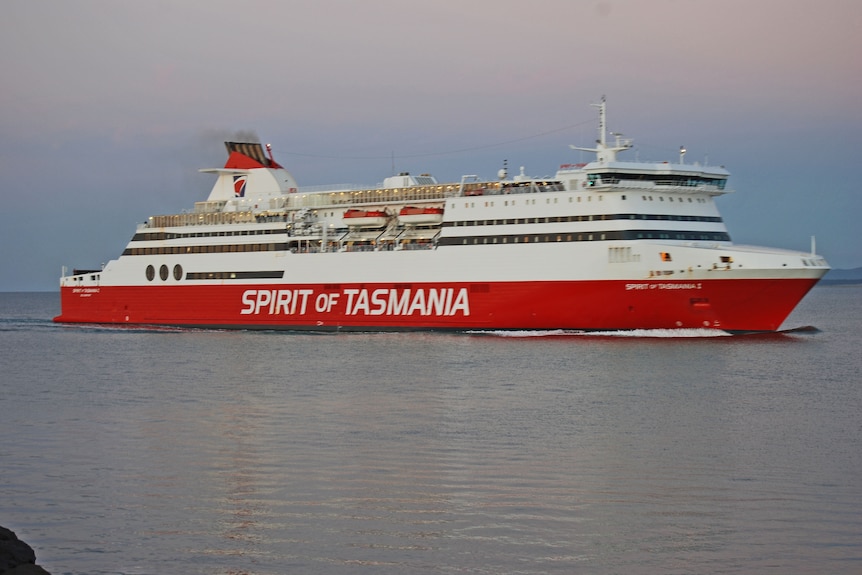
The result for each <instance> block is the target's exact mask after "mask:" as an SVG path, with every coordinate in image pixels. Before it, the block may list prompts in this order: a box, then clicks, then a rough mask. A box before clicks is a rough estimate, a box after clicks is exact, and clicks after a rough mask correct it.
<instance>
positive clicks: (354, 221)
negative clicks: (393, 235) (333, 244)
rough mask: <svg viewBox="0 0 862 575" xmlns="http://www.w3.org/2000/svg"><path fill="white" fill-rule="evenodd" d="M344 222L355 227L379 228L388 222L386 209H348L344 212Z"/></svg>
mask: <svg viewBox="0 0 862 575" xmlns="http://www.w3.org/2000/svg"><path fill="white" fill-rule="evenodd" d="M342 217H343V218H344V223H345V224H347V225H348V226H351V227H357V228H379V227H382V226H385V225H386V224H387V223H388V222H389V214H388V213H387V212H386V210H358V209H349V210H347V211H346V212H344V216H342Z"/></svg>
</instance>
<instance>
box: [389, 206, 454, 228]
mask: <svg viewBox="0 0 862 575" xmlns="http://www.w3.org/2000/svg"><path fill="white" fill-rule="evenodd" d="M398 221H400V222H401V223H403V224H410V225H417V224H419V225H421V224H439V223H440V222H441V221H443V208H441V207H437V206H431V207H416V206H404V207H403V208H401V211H400V212H398Z"/></svg>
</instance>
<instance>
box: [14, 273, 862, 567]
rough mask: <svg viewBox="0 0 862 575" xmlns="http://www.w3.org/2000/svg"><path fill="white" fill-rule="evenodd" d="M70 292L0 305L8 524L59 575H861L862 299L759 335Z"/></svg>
mask: <svg viewBox="0 0 862 575" xmlns="http://www.w3.org/2000/svg"><path fill="white" fill-rule="evenodd" d="M57 300H58V296H57V295H56V294H0V360H2V361H0V366H2V379H0V382H2V384H0V390H2V394H0V432H2V437H3V441H2V443H0V524H2V525H5V526H7V527H9V528H11V529H13V530H14V531H16V532H17V533H18V535H19V536H20V537H21V538H23V539H25V540H26V541H28V542H29V543H30V544H31V545H32V546H33V547H34V548H35V549H36V553H37V558H38V561H39V563H40V564H42V565H43V566H45V567H46V568H47V569H48V570H49V571H51V572H52V573H53V574H55V575H57V574H61V573H75V574H78V573H81V574H83V573H87V574H106V573H110V574H119V573H122V574H144V573H146V574H166V573H168V574H169V573H177V574H180V573H182V574H197V573H200V574H234V575H238V574H256V575H263V574H281V573H326V574H340V573H369V574H371V573H374V574H378V573H383V574H387V573H392V574H395V573H398V574H401V573H428V574H452V573H455V574H457V573H472V574H483V573H489V574H491V573H495V574H496V573H519V574H530V573H598V574H605V573H608V574H612V573H620V574H654V573H680V574H682V573H697V574H705V573H746V574H749V573H781V574H785V573H812V574H814V573H817V574H820V573H834V574H843V573H848V574H849V573H854V574H855V573H860V572H862V375H860V372H862V354H860V350H862V286H843V287H830V286H824V287H818V288H815V290H814V291H813V292H812V293H811V294H809V296H808V297H807V298H806V299H805V300H804V301H803V303H802V304H801V305H800V307H799V308H798V309H797V311H796V312H794V314H793V316H791V318H790V319H789V320H788V322H787V323H786V324H785V327H796V326H801V325H814V326H817V327H818V328H820V330H821V331H820V332H819V333H804V334H793V335H773V336H756V337H752V336H746V337H686V338H679V337H677V338H668V337H638V338H633V337H614V336H607V337H595V336H589V337H586V336H575V335H568V336H565V335H563V336H560V335H548V334H546V335H543V336H537V335H536V334H521V336H520V337H503V336H501V335H489V334H484V335H475V334H474V335H468V334H460V335H451V334H450V335H440V334H411V335H404V334H399V335H393V334H342V335H303V334H283V333H282V334H274V333H245V332H211V331H209V332H208V331H174V330H161V331H153V330H150V331H148V330H129V329H105V328H96V327H74V326H73V327H70V326H57V325H53V324H52V323H51V322H50V319H49V318H50V317H52V316H53V315H54V314H55V313H57V312H58V302H57ZM648 335H653V336H657V335H667V334H661V333H653V334H648ZM690 335H701V336H703V335H707V334H704V333H693V334H690Z"/></svg>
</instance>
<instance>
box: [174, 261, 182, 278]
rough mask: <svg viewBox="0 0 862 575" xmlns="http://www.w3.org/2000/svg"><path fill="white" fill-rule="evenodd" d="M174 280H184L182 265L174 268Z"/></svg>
mask: <svg viewBox="0 0 862 575" xmlns="http://www.w3.org/2000/svg"><path fill="white" fill-rule="evenodd" d="M174 279H175V280H177V281H180V280H181V279H183V266H181V265H180V264H177V265H175V266H174Z"/></svg>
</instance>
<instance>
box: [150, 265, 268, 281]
mask: <svg viewBox="0 0 862 575" xmlns="http://www.w3.org/2000/svg"><path fill="white" fill-rule="evenodd" d="M170 273H171V272H170V270H169V269H168V266H166V265H165V264H162V265H161V266H159V279H161V280H162V281H167V280H168V277H169V276H170ZM144 275H145V276H146V277H147V281H153V280H155V279H156V268H155V266H152V265H148V266H147V267H146V269H145V270H144ZM173 276H174V279H175V280H177V281H180V280H181V279H183V266H181V265H180V264H176V265H175V266H174V268H173ZM283 277H284V270H264V271H250V272H189V273H187V274H186V279H188V280H212V279H216V280H248V279H282V278H283Z"/></svg>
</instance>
